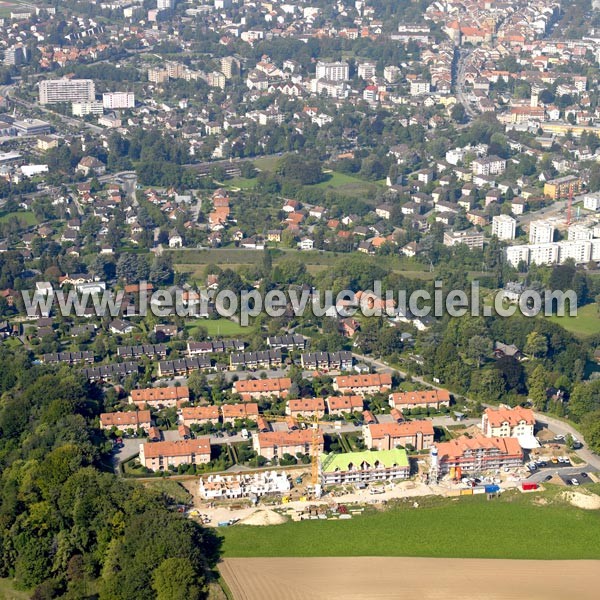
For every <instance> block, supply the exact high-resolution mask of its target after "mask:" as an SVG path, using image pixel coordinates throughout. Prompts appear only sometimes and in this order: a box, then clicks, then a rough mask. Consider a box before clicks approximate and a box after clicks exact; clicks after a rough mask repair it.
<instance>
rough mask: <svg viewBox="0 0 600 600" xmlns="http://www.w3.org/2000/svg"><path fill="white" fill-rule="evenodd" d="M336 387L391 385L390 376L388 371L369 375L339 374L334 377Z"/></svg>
mask: <svg viewBox="0 0 600 600" xmlns="http://www.w3.org/2000/svg"><path fill="white" fill-rule="evenodd" d="M335 382H336V384H337V386H338V388H340V389H342V388H360V387H371V386H379V387H391V385H392V376H391V375H390V374H389V373H373V374H371V375H339V376H338V377H336V378H335Z"/></svg>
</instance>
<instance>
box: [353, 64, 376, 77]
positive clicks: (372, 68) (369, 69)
mask: <svg viewBox="0 0 600 600" xmlns="http://www.w3.org/2000/svg"><path fill="white" fill-rule="evenodd" d="M357 71H358V76H359V77H360V78H361V79H373V77H375V75H376V74H377V65H376V64H375V63H373V62H363V63H360V64H359V65H358V69H357Z"/></svg>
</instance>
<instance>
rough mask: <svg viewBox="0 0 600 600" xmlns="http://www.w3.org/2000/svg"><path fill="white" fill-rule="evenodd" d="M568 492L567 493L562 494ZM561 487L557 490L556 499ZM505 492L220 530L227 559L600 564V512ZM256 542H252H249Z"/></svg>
mask: <svg viewBox="0 0 600 600" xmlns="http://www.w3.org/2000/svg"><path fill="white" fill-rule="evenodd" d="M561 491H562V490H561ZM556 492H557V490H554V492H553V493H554V494H556ZM543 498H544V501H547V502H548V504H546V505H542V504H540V502H539V501H540V495H539V494H527V495H522V494H520V493H519V492H505V493H504V494H503V495H502V497H501V498H499V499H496V500H492V501H487V500H486V497H485V496H484V495H481V496H471V497H462V498H452V499H449V498H447V499H441V498H419V499H417V500H418V502H419V504H420V505H421V506H420V507H419V508H418V509H414V508H413V507H412V500H411V502H406V503H405V504H404V505H401V506H400V507H398V508H393V509H389V510H386V511H381V512H379V511H372V512H369V514H365V515H362V516H357V517H354V518H353V519H352V520H347V521H336V520H332V521H317V520H315V521H312V520H311V521H302V522H296V523H294V522H288V523H285V524H283V525H276V526H271V527H252V526H239V525H238V526H234V527H231V528H225V529H223V530H219V532H220V533H222V534H223V537H224V544H223V550H224V556H225V557H228V558H229V557H250V556H262V557H273V556H291V557H296V556H298V557H311V556H424V557H453V558H513V559H515V558H516V559H584V558H586V559H600V546H599V545H598V539H600V512H599V511H585V510H581V509H577V508H573V507H571V506H570V505H568V504H566V503H564V502H561V501H558V500H556V501H553V500H552V493H550V494H544V495H543ZM249 540H251V543H249V542H248V541H249Z"/></svg>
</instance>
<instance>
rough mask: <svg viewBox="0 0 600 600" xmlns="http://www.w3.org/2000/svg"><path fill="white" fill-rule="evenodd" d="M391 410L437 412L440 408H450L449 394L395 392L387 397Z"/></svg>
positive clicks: (443, 391) (441, 392) (428, 391)
mask: <svg viewBox="0 0 600 600" xmlns="http://www.w3.org/2000/svg"><path fill="white" fill-rule="evenodd" d="M388 401H389V404H390V406H391V407H392V408H397V409H399V410H403V409H407V408H434V409H435V410H439V409H440V408H441V407H442V406H445V407H447V408H448V407H449V406H450V392H449V391H448V390H426V391H420V392H396V393H394V394H390V395H389V396H388Z"/></svg>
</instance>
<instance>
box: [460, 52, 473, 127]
mask: <svg viewBox="0 0 600 600" xmlns="http://www.w3.org/2000/svg"><path fill="white" fill-rule="evenodd" d="M459 52H460V54H459V56H458V64H457V66H456V85H455V89H456V98H457V99H458V101H459V102H460V103H461V104H462V105H463V106H464V107H465V112H466V113H467V115H469V117H470V118H471V119H472V118H474V117H476V116H477V115H478V112H477V111H476V110H475V109H474V108H473V105H472V104H471V102H469V99H468V98H467V96H466V94H465V74H466V72H467V69H468V68H469V67H470V66H471V53H472V51H470V50H465V49H462V50H460V51H459Z"/></svg>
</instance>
